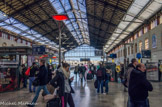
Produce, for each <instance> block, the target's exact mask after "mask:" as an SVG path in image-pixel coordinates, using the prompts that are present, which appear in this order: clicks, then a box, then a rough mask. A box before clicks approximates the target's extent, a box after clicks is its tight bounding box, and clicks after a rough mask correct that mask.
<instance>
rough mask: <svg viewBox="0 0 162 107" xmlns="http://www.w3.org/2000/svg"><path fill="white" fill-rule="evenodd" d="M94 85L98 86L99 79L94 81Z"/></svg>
mask: <svg viewBox="0 0 162 107" xmlns="http://www.w3.org/2000/svg"><path fill="white" fill-rule="evenodd" d="M94 87H95V88H97V87H98V81H97V80H95V82H94Z"/></svg>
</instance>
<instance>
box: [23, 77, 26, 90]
mask: <svg viewBox="0 0 162 107" xmlns="http://www.w3.org/2000/svg"><path fill="white" fill-rule="evenodd" d="M23 87H24V88H26V87H27V78H24V80H23Z"/></svg>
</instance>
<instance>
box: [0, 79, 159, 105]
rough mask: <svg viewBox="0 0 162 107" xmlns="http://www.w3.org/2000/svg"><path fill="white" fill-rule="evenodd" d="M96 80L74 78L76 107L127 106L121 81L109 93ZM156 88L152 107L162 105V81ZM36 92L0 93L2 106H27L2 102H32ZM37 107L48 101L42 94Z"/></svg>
mask: <svg viewBox="0 0 162 107" xmlns="http://www.w3.org/2000/svg"><path fill="white" fill-rule="evenodd" d="M93 83H94V81H93V80H90V81H87V82H85V83H83V84H81V83H80V81H76V80H74V82H73V84H72V86H73V88H74V89H75V94H73V98H74V102H75V106H76V107H126V103H127V98H128V97H127V96H128V95H127V92H123V86H122V85H121V84H120V83H115V82H110V83H109V94H108V95H103V94H97V93H96V90H95V89H94V85H93ZM152 84H153V87H154V90H153V92H150V96H149V99H150V107H162V83H159V82H154V83H152ZM33 97H34V93H29V92H28V90H27V89H22V90H19V91H15V92H7V93H0V107H25V106H24V105H21V104H19V105H15V106H14V105H10V106H9V105H7V106H5V105H3V104H1V103H3V101H4V102H11V103H16V104H17V103H18V102H19V103H20V102H21V101H22V102H31V101H32V99H33ZM37 103H38V105H37V106H36V107H45V106H46V103H45V102H44V101H43V98H42V96H41V95H40V96H39V99H38V101H37Z"/></svg>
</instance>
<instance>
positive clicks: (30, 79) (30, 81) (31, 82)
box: [29, 77, 35, 92]
mask: <svg viewBox="0 0 162 107" xmlns="http://www.w3.org/2000/svg"><path fill="white" fill-rule="evenodd" d="M34 80H35V77H29V91H30V92H32V84H33V81H34ZM33 91H34V92H35V86H33Z"/></svg>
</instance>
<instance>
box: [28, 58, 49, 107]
mask: <svg viewBox="0 0 162 107" xmlns="http://www.w3.org/2000/svg"><path fill="white" fill-rule="evenodd" d="M36 76H37V77H36V79H37V80H39V85H38V87H37V91H36V94H35V97H34V99H33V101H32V103H31V104H28V105H27V106H28V107H34V106H35V103H36V101H37V99H38V97H39V93H40V91H41V90H42V89H43V90H44V92H45V94H50V93H49V91H48V90H47V87H46V84H47V83H48V71H47V69H46V67H45V61H44V60H41V61H40V68H39V73H38V74H37V75H36ZM36 79H35V80H36Z"/></svg>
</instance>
